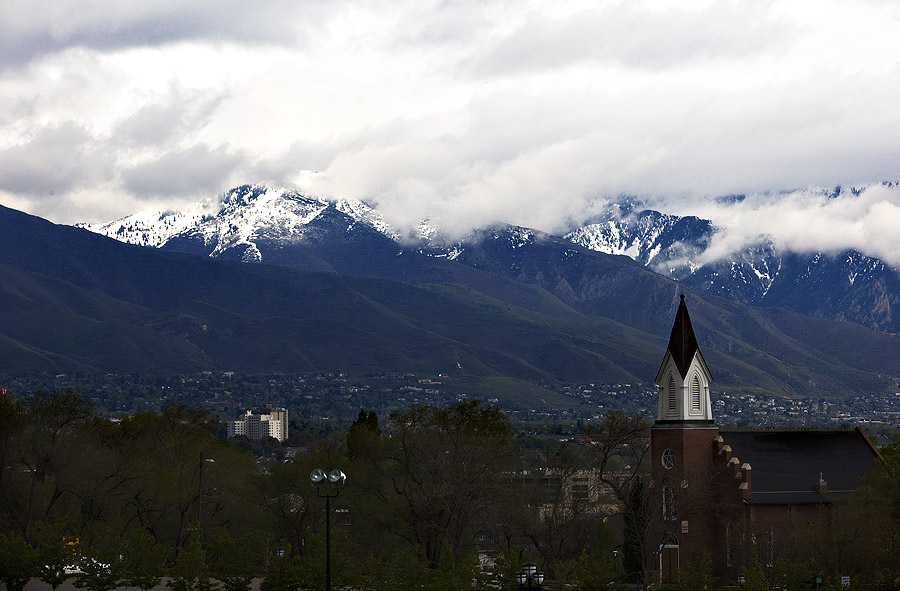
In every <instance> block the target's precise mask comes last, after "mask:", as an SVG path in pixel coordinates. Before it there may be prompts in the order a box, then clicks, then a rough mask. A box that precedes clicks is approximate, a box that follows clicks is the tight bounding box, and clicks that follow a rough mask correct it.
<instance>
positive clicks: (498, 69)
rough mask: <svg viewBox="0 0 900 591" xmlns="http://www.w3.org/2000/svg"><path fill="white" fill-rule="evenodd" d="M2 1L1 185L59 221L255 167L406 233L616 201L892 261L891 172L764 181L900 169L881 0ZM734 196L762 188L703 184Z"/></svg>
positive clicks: (224, 180)
mask: <svg viewBox="0 0 900 591" xmlns="http://www.w3.org/2000/svg"><path fill="white" fill-rule="evenodd" d="M3 8H4V10H3V11H2V12H0V30H2V31H3V32H4V35H2V36H0V202H2V203H4V204H6V205H9V206H11V207H17V208H20V209H24V210H26V211H29V212H32V213H35V214H37V215H41V216H44V217H47V218H49V219H51V220H54V221H58V222H65V223H72V222H76V221H90V222H94V221H103V220H107V219H111V218H113V217H117V216H121V215H126V214H129V213H132V212H134V211H136V210H139V209H146V208H148V207H177V206H179V205H180V204H183V203H187V202H195V201H198V200H201V199H208V198H210V197H211V196H213V195H216V194H218V193H220V192H222V191H224V190H226V189H228V188H230V187H232V186H234V185H236V184H241V183H247V182H250V183H253V182H270V183H273V184H276V185H285V186H292V187H297V188H299V189H300V190H302V191H306V192H309V193H312V194H316V195H321V196H330V197H347V198H361V199H367V200H369V201H373V202H377V203H378V204H379V205H380V207H381V208H382V209H383V210H384V211H385V213H386V215H387V217H388V220H389V221H391V222H392V223H394V224H395V225H398V226H404V225H412V224H415V223H417V222H418V221H419V220H421V219H422V218H424V217H426V216H431V217H432V218H435V219H437V220H439V221H441V222H442V223H443V224H445V225H447V226H450V227H453V228H456V229H457V230H458V231H465V230H467V229H469V228H471V227H474V226H478V225H483V224H487V223H491V222H495V221H508V222H511V223H516V224H521V225H527V226H532V227H536V228H540V229H543V230H547V231H553V232H556V231H561V230H563V229H564V228H565V227H566V225H567V224H568V222H569V220H571V219H576V220H577V219H583V218H585V217H587V216H588V215H589V214H590V213H591V208H592V207H593V205H594V204H597V203H600V202H602V200H603V199H604V198H609V197H615V196H616V195H619V194H622V193H628V194H632V195H637V196H639V197H641V198H644V199H646V200H648V201H650V202H657V203H660V204H661V205H662V206H665V207H666V208H667V211H673V212H677V213H693V214H695V215H700V216H704V217H708V218H710V219H712V220H713V221H714V222H715V223H717V224H718V225H720V226H725V227H728V228H729V229H730V232H729V234H728V236H729V238H728V239H727V240H724V239H723V241H722V242H721V243H720V245H719V247H720V248H723V249H724V248H726V247H727V245H728V244H732V243H733V244H737V243H741V242H743V241H745V240H750V239H752V237H753V236H755V235H758V234H770V235H773V236H775V237H776V238H777V239H779V241H780V242H781V243H783V244H784V245H786V246H787V245H790V246H794V247H807V248H815V245H826V246H829V248H834V249H839V248H843V247H854V248H859V249H860V250H864V251H866V252H870V253H872V254H877V255H878V256H881V257H883V258H885V259H886V260H888V261H891V262H892V263H893V264H900V246H896V245H900V230H898V228H900V225H898V224H897V223H896V222H897V221H900V219H897V208H898V201H897V196H896V190H895V189H887V188H885V189H883V190H881V189H879V190H877V191H876V190H873V191H872V192H867V193H866V197H864V198H862V199H859V198H855V200H854V199H851V197H852V196H841V197H839V198H837V199H833V200H830V201H827V202H823V201H821V200H820V198H819V197H816V196H814V194H813V193H811V192H807V193H805V192H802V191H801V192H798V193H793V194H791V196H790V197H785V196H784V195H781V194H779V193H777V191H779V190H792V189H797V188H805V187H818V186H835V185H843V186H850V185H863V184H869V183H876V182H880V181H884V180H897V179H898V178H900V170H898V167H900V110H898V109H897V108H896V105H897V104H900V35H897V34H896V31H897V30H900V5H898V4H896V3H894V2H888V1H878V0H872V1H868V2H867V1H863V0H861V1H857V2H853V3H848V2H841V1H837V0H820V1H817V2H807V1H801V0H779V2H759V1H757V0H743V1H742V0H706V1H703V0H698V1H695V2H678V3H672V2H665V1H662V0H659V1H654V0H628V1H624V0H623V1H606V2H596V1H593V0H592V1H565V0H561V1H559V2H552V3H551V2H546V1H537V0H516V1H512V0H486V1H482V0H446V1H439V0H430V1H429V0H424V1H423V0H400V1H396V0H395V1H390V2H387V1H384V0H342V1H332V0H330V1H328V2H323V1H320V0H310V1H305V2H297V1H295V0H291V1H287V0H261V1H260V2H252V3H247V2H238V1H237V0H195V1H193V2H190V3H188V2H184V1H175V0H162V1H159V2H150V3H148V2H139V1H137V0H115V1H113V0H56V1H54V2H52V3H49V4H48V3H35V2H32V1H31V0H8V1H7V2H6V3H4V7H3ZM772 191H775V192H774V193H773V192H772ZM732 193H742V194H751V195H755V196H753V197H750V198H748V199H746V200H745V201H744V202H742V203H740V204H737V205H731V206H727V207H726V206H724V205H723V204H721V203H719V202H717V201H715V200H714V199H713V197H715V196H718V195H723V194H732ZM879 195H880V196H879ZM689 205H690V208H691V210H690V211H688V206H689ZM724 236H725V235H724V234H723V238H724ZM782 237H783V238H782Z"/></svg>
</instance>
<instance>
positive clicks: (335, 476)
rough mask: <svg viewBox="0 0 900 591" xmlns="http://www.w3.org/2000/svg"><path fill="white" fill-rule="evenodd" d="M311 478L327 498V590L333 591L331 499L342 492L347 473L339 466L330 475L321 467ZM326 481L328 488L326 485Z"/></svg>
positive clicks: (318, 490) (317, 489)
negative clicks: (339, 468)
mask: <svg viewBox="0 0 900 591" xmlns="http://www.w3.org/2000/svg"><path fill="white" fill-rule="evenodd" d="M309 479H310V480H311V481H312V483H313V486H315V487H316V494H317V495H318V496H319V497H324V498H325V591H331V499H333V498H335V497H336V496H338V495H339V494H340V492H341V487H342V486H344V483H346V482H347V475H346V474H344V473H343V472H341V471H340V470H338V469H337V468H335V469H334V470H332V471H331V472H329V473H328V475H326V474H325V471H324V470H322V469H321V468H316V469H315V470H313V471H312V472H311V473H310V475H309ZM326 483H327V484H328V487H327V488H326V487H325V486H324V485H325V484H326ZM323 491H324V492H323Z"/></svg>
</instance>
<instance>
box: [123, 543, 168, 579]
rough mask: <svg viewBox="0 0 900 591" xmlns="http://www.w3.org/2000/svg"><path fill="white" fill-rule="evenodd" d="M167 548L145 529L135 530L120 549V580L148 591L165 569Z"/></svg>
mask: <svg viewBox="0 0 900 591" xmlns="http://www.w3.org/2000/svg"><path fill="white" fill-rule="evenodd" d="M166 554H167V549H166V548H165V546H163V545H161V544H158V543H157V542H156V541H155V540H154V539H153V537H152V536H151V535H150V534H149V533H147V531H146V530H143V529H138V530H135V531H134V532H133V533H132V534H131V535H130V536H129V537H128V539H127V540H126V541H125V546H124V548H123V549H122V564H121V574H122V582H123V583H124V584H125V585H126V586H128V587H137V588H138V589H142V590H143V591H149V589H152V588H153V587H155V586H156V585H158V584H159V582H160V580H161V578H162V574H163V571H164V569H165V563H166Z"/></svg>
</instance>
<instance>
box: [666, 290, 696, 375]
mask: <svg viewBox="0 0 900 591" xmlns="http://www.w3.org/2000/svg"><path fill="white" fill-rule="evenodd" d="M668 349H669V353H671V354H672V359H673V360H674V361H675V367H677V368H678V372H679V373H680V374H681V377H682V378H684V377H685V376H686V375H687V370H688V368H689V367H690V366H691V361H693V359H694V354H695V353H696V352H697V351H698V350H700V347H698V346H697V337H695V336H694V327H693V326H691V317H690V316H689V315H688V310H687V306H686V305H685V304H684V294H681V303H680V304H678V312H676V313H675V325H674V326H672V336H670V337H669V347H668Z"/></svg>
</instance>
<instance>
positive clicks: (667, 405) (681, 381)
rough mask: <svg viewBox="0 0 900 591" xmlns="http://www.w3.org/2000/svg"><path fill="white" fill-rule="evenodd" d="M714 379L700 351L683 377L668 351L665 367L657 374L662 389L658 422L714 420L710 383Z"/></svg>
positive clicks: (658, 407)
mask: <svg viewBox="0 0 900 591" xmlns="http://www.w3.org/2000/svg"><path fill="white" fill-rule="evenodd" d="M711 379H712V376H711V375H710V373H709V368H708V367H707V366H706V362H705V361H704V360H703V356H702V355H701V354H700V351H697V353H696V354H695V355H694V358H693V359H692V360H691V364H690V366H688V369H687V372H686V374H685V377H684V378H682V377H681V374H680V373H679V371H678V367H677V366H676V365H675V360H674V359H673V358H672V355H671V354H670V353H669V352H668V351H666V356H665V358H664V359H663V364H662V366H661V367H660V369H659V373H657V375H656V385H657V386H658V387H659V404H658V406H657V410H656V420H658V421H711V420H712V418H713V417H712V404H710V400H709V382H710V380H711Z"/></svg>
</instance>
